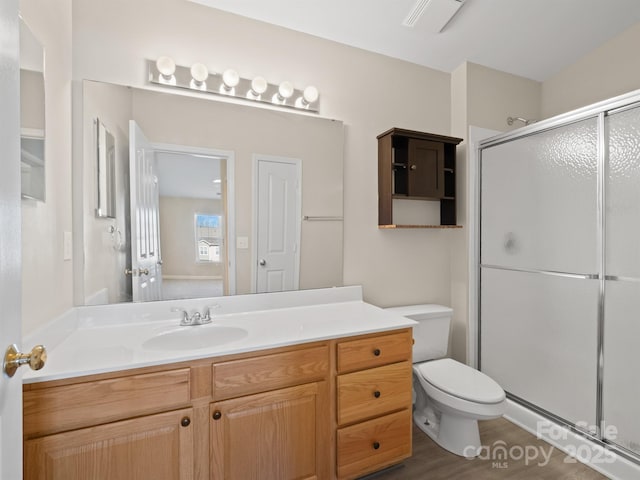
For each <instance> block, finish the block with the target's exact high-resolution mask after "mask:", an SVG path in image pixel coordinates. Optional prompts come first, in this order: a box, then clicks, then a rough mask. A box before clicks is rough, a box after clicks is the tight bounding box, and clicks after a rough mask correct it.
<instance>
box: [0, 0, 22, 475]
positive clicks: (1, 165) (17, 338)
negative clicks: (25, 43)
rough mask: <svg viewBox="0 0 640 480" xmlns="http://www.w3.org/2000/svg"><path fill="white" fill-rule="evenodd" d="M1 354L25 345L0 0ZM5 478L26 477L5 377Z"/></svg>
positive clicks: (10, 38) (16, 151)
mask: <svg viewBox="0 0 640 480" xmlns="http://www.w3.org/2000/svg"><path fill="white" fill-rule="evenodd" d="M0 32H2V54H0V104H2V108H0V125H2V128H0V248H1V249H2V250H1V251H0V349H1V350H0V352H1V354H2V356H3V357H4V352H5V350H6V349H7V347H8V346H9V345H11V344H14V343H15V344H18V345H20V343H21V338H22V334H21V312H20V307H21V305H20V303H21V302H20V298H21V291H20V290H21V273H20V268H21V261H20V80H19V78H20V62H19V55H20V54H19V45H18V43H19V42H18V38H19V37H18V2H17V0H5V1H2V2H0ZM0 478H2V479H7V480H8V479H13V478H22V382H21V375H20V373H17V374H16V375H15V376H14V377H13V378H9V377H8V376H7V375H5V374H4V372H3V373H0Z"/></svg>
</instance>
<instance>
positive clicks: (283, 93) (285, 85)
mask: <svg viewBox="0 0 640 480" xmlns="http://www.w3.org/2000/svg"><path fill="white" fill-rule="evenodd" d="M278 95H279V96H280V99H281V100H282V101H285V100H286V99H287V98H289V97H291V95H293V85H292V84H291V82H282V83H281V84H280V86H279V87H278Z"/></svg>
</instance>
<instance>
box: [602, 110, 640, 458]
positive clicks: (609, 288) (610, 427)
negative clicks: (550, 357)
mask: <svg viewBox="0 0 640 480" xmlns="http://www.w3.org/2000/svg"><path fill="white" fill-rule="evenodd" d="M605 132H606V137H607V140H608V157H609V163H608V168H607V175H606V180H607V181H606V186H605V193H606V215H607V218H606V229H605V231H606V238H605V252H606V267H605V268H606V270H605V273H606V279H607V280H606V285H605V316H604V318H605V322H604V374H603V396H602V400H603V403H602V411H603V420H604V423H605V427H606V428H604V429H603V434H604V438H605V439H606V440H608V441H609V442H612V443H615V444H616V445H618V446H621V447H623V448H625V449H627V450H630V451H632V452H635V453H636V454H640V415H638V404H639V402H640V379H639V377H638V369H639V367H638V365H640V108H639V107H635V108H631V109H627V110H623V111H619V112H618V113H612V114H610V115H609V116H607V117H606V121H605Z"/></svg>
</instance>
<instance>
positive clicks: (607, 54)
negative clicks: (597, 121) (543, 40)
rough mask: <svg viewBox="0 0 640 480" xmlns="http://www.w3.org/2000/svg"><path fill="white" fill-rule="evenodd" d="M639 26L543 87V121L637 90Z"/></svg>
mask: <svg viewBox="0 0 640 480" xmlns="http://www.w3.org/2000/svg"><path fill="white" fill-rule="evenodd" d="M638 45H640V23H636V24H635V25H633V26H632V27H630V28H628V29H627V30H625V31H624V32H623V33H621V34H620V35H618V36H617V37H614V38H613V39H611V40H609V41H608V42H606V43H605V44H603V45H602V46H600V47H598V48H596V49H595V50H594V51H592V52H591V53H589V54H587V55H585V56H584V57H583V58H581V59H580V60H579V61H577V62H575V63H574V64H572V65H569V66H568V67H566V68H564V69H563V70H562V71H560V72H559V73H558V74H556V75H555V76H553V77H551V78H549V79H548V80H546V81H545V82H544V83H543V84H542V108H541V110H542V115H543V116H544V118H548V117H552V116H554V115H557V114H560V113H564V112H567V111H569V110H573V109H576V108H579V107H583V106H585V105H589V104H591V103H594V102H598V101H600V100H606V99H608V98H611V97H614V96H616V95H620V94H623V93H626V92H630V91H632V90H637V89H640V62H639V61H638Z"/></svg>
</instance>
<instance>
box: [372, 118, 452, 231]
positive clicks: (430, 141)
mask: <svg viewBox="0 0 640 480" xmlns="http://www.w3.org/2000/svg"><path fill="white" fill-rule="evenodd" d="M461 141H462V139H461V138H456V137H446V136H443V135H434V134H432V133H424V132H416V131H413V130H404V129H401V128H392V129H390V130H387V131H386V132H384V133H381V134H380V135H378V226H379V227H380V228H441V227H456V226H457V225H456V145H458V144H459V143H460V142H461ZM394 198H403V199H409V200H423V201H424V200H427V201H438V202H440V224H439V225H396V224H394V222H393V199H394Z"/></svg>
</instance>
